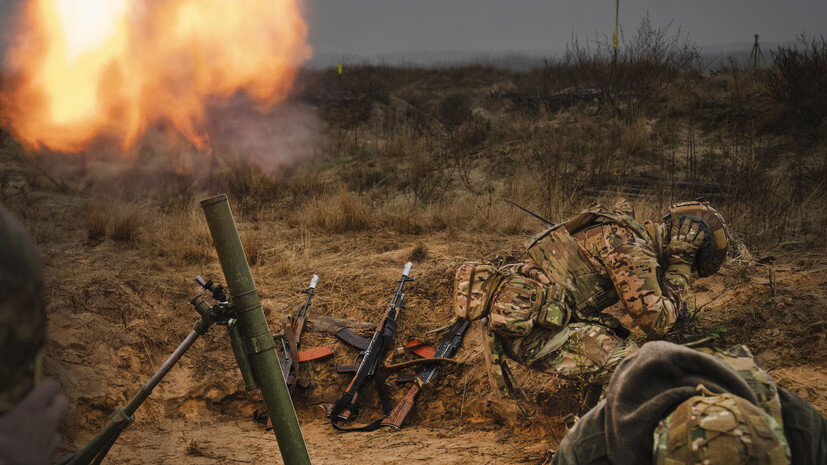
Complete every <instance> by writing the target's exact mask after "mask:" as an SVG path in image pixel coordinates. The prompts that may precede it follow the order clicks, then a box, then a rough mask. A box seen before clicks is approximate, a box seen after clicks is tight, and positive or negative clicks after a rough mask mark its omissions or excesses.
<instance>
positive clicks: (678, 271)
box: [454, 200, 727, 408]
mask: <svg viewBox="0 0 827 465" xmlns="http://www.w3.org/2000/svg"><path fill="white" fill-rule="evenodd" d="M527 249H528V255H529V258H528V259H526V260H525V261H524V262H521V263H516V264H510V265H506V266H504V267H501V268H499V269H497V268H495V267H494V266H493V265H491V264H486V263H475V262H472V263H467V264H464V265H463V266H461V267H460V268H459V270H458V271H457V276H456V280H455V287H454V296H455V303H454V312H455V315H456V316H457V317H460V318H466V319H469V320H477V319H483V318H487V319H484V320H482V321H483V325H482V326H483V331H484V333H485V337H486V338H487V349H488V350H487V351H486V355H487V362H488V373H489V377H490V379H491V382H492V385H493V386H494V388H495V389H496V390H497V391H498V393H499V394H500V395H501V396H503V397H507V396H508V395H509V391H510V390H511V385H512V383H511V382H510V381H509V380H508V377H509V375H508V373H507V366H506V365H505V356H508V357H509V358H511V359H513V360H515V361H517V362H519V363H520V364H523V365H525V366H528V367H530V368H532V369H535V370H538V371H543V372H546V373H555V374H558V375H562V376H565V377H569V378H575V379H579V380H582V381H586V382H588V383H590V384H591V388H590V389H589V391H588V392H589V394H588V395H587V398H586V399H585V401H584V408H588V407H591V406H593V405H594V404H595V403H596V402H597V398H598V396H599V394H600V392H601V390H602V386H604V385H605V384H606V383H607V382H608V380H609V377H610V376H611V373H612V371H613V370H614V368H615V367H616V366H617V365H618V363H619V362H620V361H621V360H622V359H623V358H624V357H626V356H627V355H628V354H630V353H631V352H633V351H634V350H636V349H637V346H636V344H635V343H634V342H632V341H630V340H628V339H627V337H628V335H629V331H628V330H627V329H625V328H623V327H622V325H621V324H620V322H619V321H618V320H617V319H616V318H614V317H613V316H611V315H609V314H607V313H603V310H605V309H606V308H607V307H609V306H611V305H613V304H615V303H616V302H618V301H620V302H623V305H624V307H625V309H626V311H627V312H628V313H629V315H630V316H631V317H632V319H633V321H634V323H635V324H636V325H637V326H638V327H640V328H641V329H642V330H643V331H644V332H645V333H646V334H647V336H650V337H662V336H664V335H665V334H666V333H667V332H668V331H669V330H670V329H671V328H672V327H673V325H675V323H676V321H677V320H678V319H679V316H683V318H684V322H685V323H686V321H687V319H688V317H687V315H694V308H693V307H692V304H691V301H690V300H689V299H687V295H688V289H689V283H690V279H691V274H692V270H693V269H695V270H696V271H697V273H698V274H699V275H700V276H709V275H711V274H713V273H715V272H716V271H717V270H718V269H719V268H720V267H721V265H722V264H723V262H724V259H725V258H726V251H727V235H726V226H725V223H724V221H723V218H722V217H721V216H720V215H719V214H718V212H716V211H715V210H714V209H713V208H712V207H710V206H709V205H708V204H707V203H700V202H685V203H682V204H677V205H673V206H672V207H670V209H669V213H668V214H667V216H666V217H664V221H663V222H657V223H656V222H651V221H647V222H646V223H644V224H643V225H641V224H640V223H638V222H637V221H635V219H634V215H633V212H632V210H631V206H630V205H629V203H628V202H626V201H625V200H621V201H619V202H618V203H617V204H616V205H615V207H614V208H613V209H611V210H610V209H607V208H605V207H603V206H601V205H597V204H595V205H593V206H591V207H589V208H588V209H587V210H585V211H583V212H582V213H580V214H579V215H577V216H576V217H574V218H572V219H570V220H568V221H566V222H565V223H563V224H560V225H557V226H555V227H552V228H549V229H547V230H546V231H543V232H542V233H541V234H539V235H538V236H536V237H535V238H533V239H532V240H530V241H529V243H528V244H527ZM699 250H700V252H699ZM684 325H685V324H684Z"/></svg>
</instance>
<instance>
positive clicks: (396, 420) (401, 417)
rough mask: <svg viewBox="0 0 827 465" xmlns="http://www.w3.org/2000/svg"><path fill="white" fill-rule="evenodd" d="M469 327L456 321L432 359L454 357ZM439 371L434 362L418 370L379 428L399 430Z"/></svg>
mask: <svg viewBox="0 0 827 465" xmlns="http://www.w3.org/2000/svg"><path fill="white" fill-rule="evenodd" d="M470 326H471V322H470V321H468V320H464V319H460V320H457V321H456V322H455V323H454V324H453V326H451V330H450V331H448V333H446V334H445V336H443V337H442V342H440V343H439V347H438V348H437V350H436V353H435V354H434V358H441V359H445V358H449V357H451V356H452V355H454V354H455V353H456V352H457V350H458V349H459V346H460V345H462V338H463V337H465V333H466V332H467V331H468V328H469V327H470ZM439 369H440V364H439V362H437V361H434V362H433V363H429V364H428V365H426V366H424V367H423V368H422V369H421V370H419V373H418V374H417V375H416V377H415V378H414V385H413V386H411V388H410V389H409V390H408V393H407V394H405V397H403V398H402V400H401V401H400V402H399V403H398V404H396V407H394V409H393V410H392V411H391V412H390V414H388V415H386V416H385V419H384V420H382V423H381V426H390V427H392V428H396V429H399V428H401V427H402V422H403V421H405V417H407V416H408V413H410V411H411V408H413V405H414V401H415V400H416V397H417V396H418V395H419V393H420V392H421V391H422V388H423V387H424V386H425V385H426V384H429V383H431V382H433V381H434V380H435V379H436V378H437V377H438V376H439V374H440V370H439Z"/></svg>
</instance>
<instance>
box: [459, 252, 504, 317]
mask: <svg viewBox="0 0 827 465" xmlns="http://www.w3.org/2000/svg"><path fill="white" fill-rule="evenodd" d="M495 275H497V269H496V268H494V265H491V264H489V263H481V262H468V263H463V264H462V265H461V266H460V267H459V269H457V274H456V277H455V278H454V315H455V316H457V317H459V318H464V319H466V320H470V321H473V320H479V319H480V318H484V317H485V316H487V315H488V312H489V311H490V308H489V307H490V305H488V300H489V298H490V297H491V291H492V289H491V287H492V283H493V281H494V279H492V277H493V276H495Z"/></svg>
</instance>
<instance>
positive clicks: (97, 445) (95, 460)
mask: <svg viewBox="0 0 827 465" xmlns="http://www.w3.org/2000/svg"><path fill="white" fill-rule="evenodd" d="M211 324H212V321H210V320H208V319H206V318H202V319H200V320H198V321H197V322H196V323H195V328H194V329H193V330H192V331H191V332H190V333H189V335H188V336H187V337H186V339H184V341H183V342H181V344H180V345H179V346H178V347H177V348H176V349H175V351H174V352H173V353H172V355H170V356H169V358H167V360H166V361H165V362H164V364H163V365H161V368H159V369H158V371H156V372H155V374H154V375H152V377H151V378H149V381H147V382H146V384H144V385H143V386H142V387H141V389H140V390H139V391H138V393H137V394H135V396H134V397H133V398H132V400H130V401H129V403H128V404H127V405H126V407H121V408H118V409H117V410H116V411H115V414H114V415H113V416H112V419H111V420H110V421H109V424H107V425H106V426H105V427H104V428H103V429H102V430H101V431H100V432H99V433H98V435H97V436H95V437H94V438H93V439H92V440H91V441H90V442H89V444H87V445H86V447H84V448H83V449H82V450H80V451H78V452H76V453H75V454H74V456H69V457H67V458H64V459H62V460H60V461H59V462H57V464H55V465H65V464H68V465H92V464H94V465H98V464H100V463H101V461H102V460H103V458H104V457H105V456H106V454H107V453H108V452H109V449H111V448H112V445H114V444H115V441H116V440H117V439H118V436H120V435H121V433H122V432H123V431H124V430H125V429H126V428H127V427H128V426H129V425H130V424H132V422H133V421H134V420H135V416H134V414H135V411H136V410H138V407H140V406H141V404H143V403H144V401H145V400H146V399H147V398H148V397H149V395H150V394H152V390H153V389H155V387H156V386H157V385H158V383H160V382H161V380H162V379H164V376H166V374H167V373H169V371H170V370H171V369H172V367H173V366H175V364H176V363H178V360H180V359H181V357H183V356H184V353H185V352H186V351H187V349H189V348H190V347H191V346H192V345H193V343H195V340H196V339H198V337H199V336H201V335H202V334H204V333H206V332H207V330H208V329H209V327H210V325H211Z"/></svg>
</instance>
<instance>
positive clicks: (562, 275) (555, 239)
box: [526, 204, 648, 326]
mask: <svg viewBox="0 0 827 465" xmlns="http://www.w3.org/2000/svg"><path fill="white" fill-rule="evenodd" d="M607 223H617V224H620V225H622V226H625V227H629V228H631V229H632V230H633V231H634V232H635V234H637V235H639V236H640V237H648V236H647V233H646V230H645V229H644V228H643V226H642V225H640V224H639V223H638V222H636V221H635V220H634V219H632V218H631V217H629V216H628V215H625V214H623V213H617V212H612V211H610V210H608V209H606V208H605V207H603V206H602V205H599V204H594V205H592V206H590V207H589V208H588V209H586V210H584V211H583V212H581V213H580V214H579V215H577V216H575V217H574V218H571V219H570V220H568V221H566V222H565V223H562V224H559V225H556V226H553V227H551V228H549V229H546V230H545V231H542V232H541V233H540V234H538V235H536V236H534V237H532V238H531V239H529V241H528V242H527V243H526V248H527V249H528V254H529V256H530V257H531V258H532V259H533V260H534V261H535V262H536V263H537V265H538V266H539V267H540V268H541V269H542V270H543V272H545V274H546V275H547V276H548V278H549V279H550V280H551V281H553V282H554V283H556V284H558V285H560V286H563V288H565V290H566V294H567V297H566V301H567V303H568V304H569V306H570V310H571V312H572V314H573V316H574V317H575V318H576V319H578V320H580V321H599V322H601V323H602V322H603V321H602V320H605V319H611V318H607V317H608V315H601V311H602V310H603V309H605V308H607V307H609V306H611V305H613V304H614V303H615V302H617V300H618V295H617V291H616V290H615V288H614V285H608V286H607V285H606V283H605V281H606V279H605V277H604V273H601V272H600V271H599V270H598V269H597V268H596V266H599V264H596V263H594V262H593V260H592V259H590V258H589V257H588V254H587V252H586V251H585V250H584V249H583V247H582V246H581V245H580V244H579V243H578V242H577V240H576V239H575V238H574V237H573V236H574V235H575V234H578V233H582V232H585V231H587V230H589V229H591V228H593V227H596V226H599V225H603V224H607ZM610 326H611V325H610Z"/></svg>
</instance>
